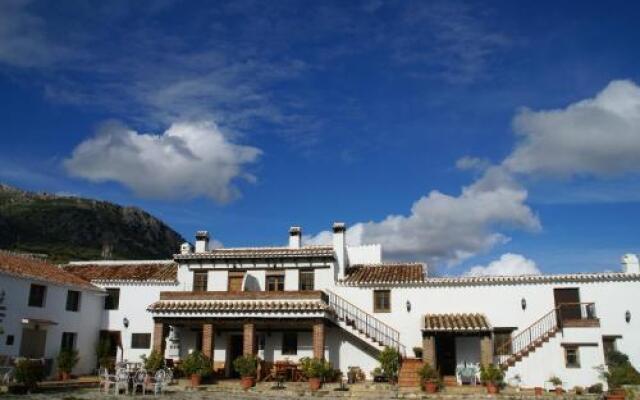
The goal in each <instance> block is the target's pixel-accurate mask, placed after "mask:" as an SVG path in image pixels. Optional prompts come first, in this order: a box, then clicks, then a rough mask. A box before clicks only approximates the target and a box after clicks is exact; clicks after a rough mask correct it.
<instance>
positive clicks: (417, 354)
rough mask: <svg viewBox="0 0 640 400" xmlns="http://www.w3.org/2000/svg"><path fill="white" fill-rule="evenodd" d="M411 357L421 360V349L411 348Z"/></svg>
mask: <svg viewBox="0 0 640 400" xmlns="http://www.w3.org/2000/svg"><path fill="white" fill-rule="evenodd" d="M413 355H415V356H416V358H419V359H422V347H418V346H416V347H414V348H413Z"/></svg>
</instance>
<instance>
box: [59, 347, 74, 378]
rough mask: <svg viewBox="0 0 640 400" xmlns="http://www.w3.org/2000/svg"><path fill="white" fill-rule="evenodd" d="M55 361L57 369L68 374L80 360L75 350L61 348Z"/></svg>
mask: <svg viewBox="0 0 640 400" xmlns="http://www.w3.org/2000/svg"><path fill="white" fill-rule="evenodd" d="M56 361H57V362H58V370H59V371H60V372H66V373H68V374H70V373H71V371H72V370H73V367H75V366H76V364H78V361H80V357H78V351H77V350H62V351H61V352H60V354H58V357H57V358H56Z"/></svg>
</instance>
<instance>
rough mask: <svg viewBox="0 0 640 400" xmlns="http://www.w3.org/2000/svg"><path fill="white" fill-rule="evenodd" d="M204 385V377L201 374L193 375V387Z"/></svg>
mask: <svg viewBox="0 0 640 400" xmlns="http://www.w3.org/2000/svg"><path fill="white" fill-rule="evenodd" d="M200 383H202V376H201V375H199V374H191V386H192V387H197V386H200Z"/></svg>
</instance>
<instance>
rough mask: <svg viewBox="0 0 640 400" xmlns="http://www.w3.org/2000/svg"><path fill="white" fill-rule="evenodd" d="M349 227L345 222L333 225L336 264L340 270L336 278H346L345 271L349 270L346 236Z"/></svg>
mask: <svg viewBox="0 0 640 400" xmlns="http://www.w3.org/2000/svg"><path fill="white" fill-rule="evenodd" d="M346 233H347V227H346V225H345V224H344V222H334V223H333V251H334V253H335V254H336V262H337V267H338V270H337V271H336V272H337V274H336V277H337V278H338V279H342V278H344V271H345V269H346V268H347V245H346V243H345V242H346V238H345V235H346Z"/></svg>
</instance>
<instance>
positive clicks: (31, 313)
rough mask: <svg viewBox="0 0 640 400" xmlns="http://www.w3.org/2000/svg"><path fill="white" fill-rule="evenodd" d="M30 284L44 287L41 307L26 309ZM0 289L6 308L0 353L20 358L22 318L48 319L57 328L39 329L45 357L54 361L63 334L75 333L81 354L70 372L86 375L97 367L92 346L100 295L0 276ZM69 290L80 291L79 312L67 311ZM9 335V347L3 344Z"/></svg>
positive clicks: (101, 302) (99, 306)
mask: <svg viewBox="0 0 640 400" xmlns="http://www.w3.org/2000/svg"><path fill="white" fill-rule="evenodd" d="M32 283H36V284H39V285H44V286H46V287H47V291H46V299H45V304H44V307H42V308H40V307H29V306H28V300H29V290H30V287H31V284H32ZM0 290H4V291H5V300H4V305H5V306H6V311H5V314H6V317H5V318H4V319H3V322H2V326H3V328H4V334H3V335H0V354H3V355H9V356H18V355H19V352H20V344H21V339H22V328H23V324H22V319H23V318H35V319H44V320H50V321H53V322H55V323H57V325H49V326H47V327H43V328H42V329H45V330H46V331H47V338H46V347H45V358H51V359H55V358H56V356H57V355H58V353H59V352H60V344H61V341H62V333H63V332H75V333H76V334H77V336H76V349H77V350H78V352H79V353H80V361H79V362H78V365H77V366H76V368H75V369H74V370H73V373H76V374H80V373H82V374H85V373H90V372H92V371H93V369H94V368H95V365H96V359H95V347H96V344H97V341H98V331H99V329H100V316H101V312H102V304H103V296H102V294H101V293H97V292H95V291H88V290H81V289H78V288H75V287H65V286H59V285H54V284H51V283H48V282H39V281H34V280H29V279H22V278H16V277H13V276H9V275H4V274H0ZM68 290H79V291H81V298H80V310H79V311H78V312H73V311H66V304H67V291H68ZM8 335H13V336H14V343H13V345H12V346H7V345H6V339H7V336H8ZM55 371H56V369H55V365H54V368H53V371H52V372H53V373H55Z"/></svg>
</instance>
